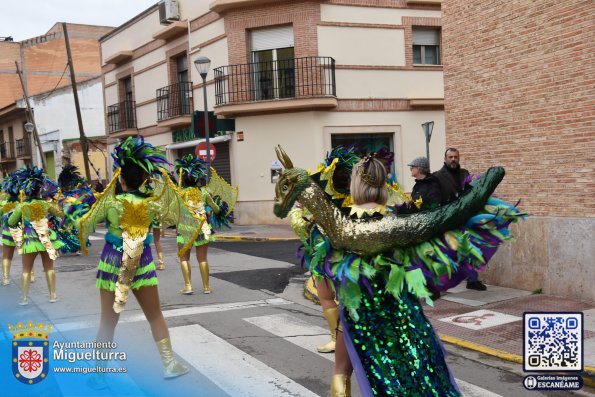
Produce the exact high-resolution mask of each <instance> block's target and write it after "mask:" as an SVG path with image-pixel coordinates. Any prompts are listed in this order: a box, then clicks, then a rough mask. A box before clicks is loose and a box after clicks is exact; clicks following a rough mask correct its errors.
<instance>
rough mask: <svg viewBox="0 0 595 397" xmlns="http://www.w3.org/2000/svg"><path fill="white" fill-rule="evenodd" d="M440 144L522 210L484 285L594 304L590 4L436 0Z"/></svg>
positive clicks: (594, 112)
mask: <svg viewBox="0 0 595 397" xmlns="http://www.w3.org/2000/svg"><path fill="white" fill-rule="evenodd" d="M443 13H444V15H443V19H442V21H443V32H444V36H443V43H444V60H445V61H444V65H445V69H444V74H445V76H444V78H445V97H446V98H445V101H446V104H445V108H446V128H447V134H446V142H447V144H448V145H449V146H455V147H458V148H459V149H460V151H461V157H462V165H463V166H466V167H467V168H469V169H470V170H471V171H473V172H481V171H483V170H485V169H486V168H487V167H489V166H492V165H503V166H504V167H505V168H506V178H505V179H504V182H503V183H502V185H501V186H500V187H499V188H498V190H497V194H498V195H499V196H501V197H502V198H504V199H506V200H508V201H510V202H516V201H517V200H519V199H520V200H522V202H521V208H523V209H524V210H526V212H527V213H528V214H529V218H528V219H527V220H526V221H524V222H522V223H521V224H519V225H518V227H515V229H516V230H514V232H515V234H516V235H517V236H518V237H517V239H516V241H515V242H514V243H512V244H506V245H505V246H504V247H503V249H502V250H501V251H498V254H497V255H496V257H495V258H494V260H493V261H492V262H491V264H490V270H489V271H488V275H487V281H488V282H490V283H495V284H498V285H502V286H512V287H516V288H522V289H526V290H542V291H544V292H547V293H551V294H557V295H561V296H569V297H574V298H578V299H585V300H590V301H594V300H595V290H594V289H593V285H594V284H595V266H594V265H593V264H594V260H593V258H595V244H594V243H593V238H592V236H593V235H594V234H595V233H594V232H595V177H594V175H595V172H594V171H595V168H594V167H595V166H594V164H595V80H594V79H593V76H594V74H595V64H594V63H593V54H595V42H594V41H593V38H592V36H593V35H592V32H593V30H594V28H595V19H594V18H593V16H594V15H595V3H594V2H592V1H580V0H571V1H565V2H559V1H553V0H539V1H511V2H494V1H487V0H479V1H473V2H469V1H464V0H445V1H444V2H443Z"/></svg>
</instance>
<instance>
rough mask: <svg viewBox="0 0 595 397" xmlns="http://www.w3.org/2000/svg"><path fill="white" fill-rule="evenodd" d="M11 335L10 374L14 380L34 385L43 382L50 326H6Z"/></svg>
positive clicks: (46, 369)
mask: <svg viewBox="0 0 595 397" xmlns="http://www.w3.org/2000/svg"><path fill="white" fill-rule="evenodd" d="M8 329H9V330H10V332H11V333H12V373H13V375H14V377H15V378H16V379H18V380H19V381H21V382H23V383H25V384H27V385H34V384H36V383H39V382H41V381H42V380H44V379H45V378H46V376H47V374H48V370H49V367H50V365H49V357H50V355H49V341H48V334H49V333H50V332H51V331H52V324H48V325H47V326H46V325H45V324H44V323H42V322H40V323H39V324H37V325H35V324H34V323H33V321H29V322H28V323H27V325H23V324H22V323H20V322H19V323H18V324H17V325H16V326H14V327H13V326H12V325H11V324H8Z"/></svg>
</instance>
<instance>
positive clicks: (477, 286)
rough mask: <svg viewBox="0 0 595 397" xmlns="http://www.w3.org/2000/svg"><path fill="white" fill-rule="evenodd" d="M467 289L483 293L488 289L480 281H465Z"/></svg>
mask: <svg viewBox="0 0 595 397" xmlns="http://www.w3.org/2000/svg"><path fill="white" fill-rule="evenodd" d="M467 289H474V290H476V291H485V290H486V289H488V287H486V286H485V284H484V283H482V282H481V281H479V280H477V281H467Z"/></svg>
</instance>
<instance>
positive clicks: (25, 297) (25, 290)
mask: <svg viewBox="0 0 595 397" xmlns="http://www.w3.org/2000/svg"><path fill="white" fill-rule="evenodd" d="M30 285H31V273H22V274H21V299H20V300H19V305H21V306H25V305H28V304H29V286H30Z"/></svg>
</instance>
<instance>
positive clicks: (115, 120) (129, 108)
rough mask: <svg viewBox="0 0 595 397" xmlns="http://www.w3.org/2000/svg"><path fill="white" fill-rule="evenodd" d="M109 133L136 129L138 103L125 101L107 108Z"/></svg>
mask: <svg viewBox="0 0 595 397" xmlns="http://www.w3.org/2000/svg"><path fill="white" fill-rule="evenodd" d="M107 122H108V127H109V132H110V133H111V132H117V131H122V130H126V129H131V128H136V102H134V101H124V102H120V103H116V104H115V105H111V106H108V107H107Z"/></svg>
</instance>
